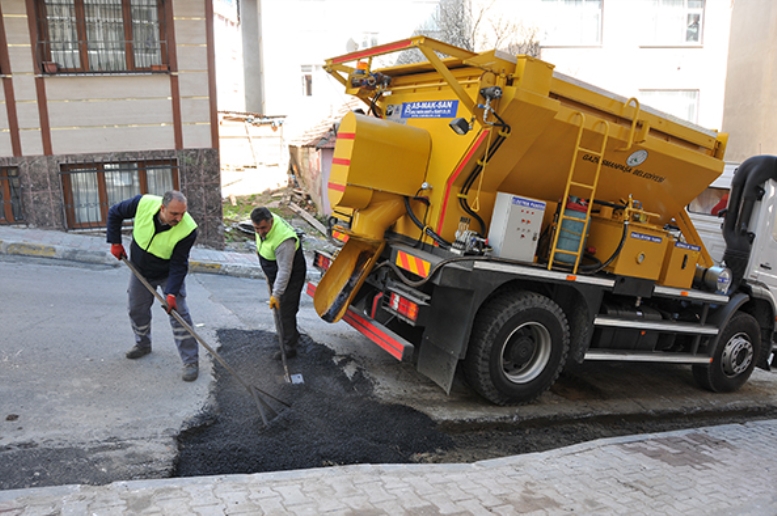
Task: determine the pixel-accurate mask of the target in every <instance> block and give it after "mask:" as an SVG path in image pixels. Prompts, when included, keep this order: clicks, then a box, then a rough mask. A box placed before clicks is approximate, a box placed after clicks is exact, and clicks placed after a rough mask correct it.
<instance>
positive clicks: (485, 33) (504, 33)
mask: <svg viewBox="0 0 777 516" xmlns="http://www.w3.org/2000/svg"><path fill="white" fill-rule="evenodd" d="M474 1H475V2H476V3H477V5H476V6H475V7H473V0H440V3H439V4H438V6H437V10H436V11H435V13H434V15H433V16H432V17H431V18H430V19H429V20H427V21H426V22H425V23H424V24H423V25H422V26H421V27H419V28H418V29H417V30H416V31H415V32H414V35H415V36H419V35H420V36H428V37H430V38H434V39H437V40H440V41H444V42H445V43H450V44H451V45H455V46H457V47H460V48H463V49H466V50H471V51H478V50H487V49H491V48H496V49H499V50H502V51H505V52H508V53H509V54H512V55H517V54H528V55H531V56H534V57H538V56H539V55H540V42H539V40H538V39H537V34H538V29H536V28H527V27H526V26H524V25H523V23H521V22H516V21H514V20H512V19H510V18H508V17H506V16H504V15H502V14H500V13H499V12H497V9H495V4H496V3H497V0H487V1H486V2H477V0H474ZM423 60H425V58H424V57H423V55H422V54H421V53H420V52H418V51H417V50H408V51H406V52H403V53H402V54H400V56H399V57H398V59H397V64H408V63H414V62H418V61H423Z"/></svg>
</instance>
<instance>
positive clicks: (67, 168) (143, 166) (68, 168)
mask: <svg viewBox="0 0 777 516" xmlns="http://www.w3.org/2000/svg"><path fill="white" fill-rule="evenodd" d="M106 165H120V166H121V165H123V166H125V167H127V166H136V167H137V168H136V169H135V170H136V171H137V174H138V178H137V179H138V188H139V190H140V191H139V192H137V194H141V195H144V194H147V193H149V191H148V175H147V169H149V168H154V167H158V166H164V167H170V172H171V176H172V177H171V180H172V184H173V189H174V190H180V170H179V166H178V162H177V160H175V159H145V160H123V161H104V162H82V163H62V164H61V165H60V170H59V175H60V176H61V178H62V179H61V182H62V195H63V198H64V201H65V206H64V208H65V226H66V228H67V229H95V228H104V227H105V224H106V223H107V221H108V210H109V209H110V203H109V202H108V189H107V186H106V181H105V173H106V172H116V170H111V169H108V170H106ZM87 167H89V168H93V169H94V170H93V171H92V170H83V169H84V168H87ZM119 171H121V170H119ZM79 173H84V174H88V173H94V174H97V193H98V198H99V211H100V220H99V221H88V222H76V213H75V209H76V207H75V204H74V203H75V201H74V197H75V196H74V192H73V181H72V179H71V176H72V175H73V174H79ZM137 194H135V195H137ZM160 195H161V194H160ZM127 225H131V224H129V223H128V224H127Z"/></svg>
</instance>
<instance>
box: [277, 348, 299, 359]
mask: <svg viewBox="0 0 777 516" xmlns="http://www.w3.org/2000/svg"><path fill="white" fill-rule="evenodd" d="M296 356H297V350H296V349H295V348H289V349H287V350H286V358H294V357H296ZM272 358H273V360H280V359H281V352H280V350H278V351H276V352H275V353H274V354H273V356H272Z"/></svg>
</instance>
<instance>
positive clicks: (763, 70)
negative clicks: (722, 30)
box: [723, 0, 777, 162]
mask: <svg viewBox="0 0 777 516" xmlns="http://www.w3.org/2000/svg"><path fill="white" fill-rule="evenodd" d="M776 113H777V3H775V2H774V1H773V0H737V1H735V2H734V10H733V14H732V19H731V44H730V50H729V54H728V77H727V79H726V104H725V110H724V113H723V130H724V131H726V132H728V133H729V143H728V151H727V152H726V159H727V160H728V161H736V162H741V161H743V160H744V159H746V158H748V157H750V156H755V155H759V154H777V116H775V114H776Z"/></svg>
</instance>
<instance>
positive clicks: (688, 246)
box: [674, 242, 701, 251]
mask: <svg viewBox="0 0 777 516" xmlns="http://www.w3.org/2000/svg"><path fill="white" fill-rule="evenodd" d="M674 246H675V247H677V248H678V249H685V250H686V251H701V247H699V246H698V245H691V244H686V243H685V242H675V244H674Z"/></svg>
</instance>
